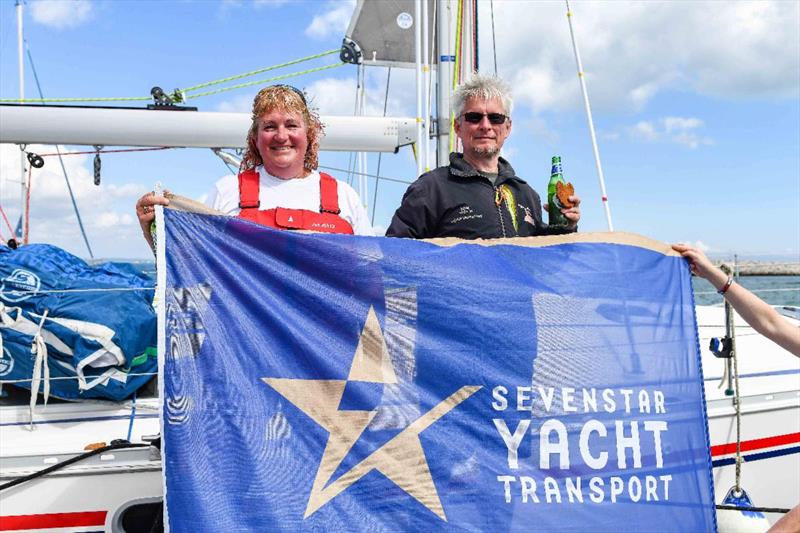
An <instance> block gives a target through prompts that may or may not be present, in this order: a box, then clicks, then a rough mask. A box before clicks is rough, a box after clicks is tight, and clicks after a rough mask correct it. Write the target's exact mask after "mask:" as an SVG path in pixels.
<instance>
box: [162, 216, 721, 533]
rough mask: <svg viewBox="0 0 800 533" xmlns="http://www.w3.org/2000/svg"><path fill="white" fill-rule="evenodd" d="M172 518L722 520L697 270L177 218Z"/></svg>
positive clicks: (169, 351) (648, 244) (629, 254)
mask: <svg viewBox="0 0 800 533" xmlns="http://www.w3.org/2000/svg"><path fill="white" fill-rule="evenodd" d="M165 225H166V231H165V239H164V240H165V246H166V269H167V273H166V279H167V283H166V286H165V298H166V304H167V305H166V309H167V321H166V338H165V339H164V341H165V342H164V345H165V347H166V350H165V359H164V406H163V416H164V421H163V423H164V427H163V435H164V446H165V448H164V453H165V456H164V457H165V460H164V475H165V480H166V500H165V501H166V513H167V522H168V525H169V528H170V530H171V531H193V532H194V531H558V530H562V531H586V530H593V531H620V530H621V531H634V530H635V531H713V530H715V529H716V523H715V517H714V500H713V487H712V478H711V462H710V456H709V450H708V429H707V423H706V417H705V403H704V398H703V387H702V372H701V368H700V355H699V347H698V339H697V329H696V322H695V316H694V306H693V298H692V292H691V286H690V273H689V270H688V268H687V265H686V264H685V262H684V260H683V259H681V258H680V257H677V256H675V255H672V254H670V253H668V252H667V251H666V250H667V248H666V247H665V246H663V245H659V243H655V242H654V241H649V240H646V239H643V238H636V237H631V236H624V235H623V236H620V235H616V234H607V235H605V236H602V235H601V237H600V238H598V236H597V235H594V236H592V235H591V234H590V235H587V236H582V235H573V236H565V237H547V238H533V239H525V240H518V241H516V240H515V241H496V242H494V243H493V244H492V245H491V246H483V245H479V244H475V243H461V244H456V245H450V244H452V243H448V244H447V245H442V244H441V243H430V242H420V241H412V240H405V239H386V238H377V237H374V238H373V237H353V236H341V235H310V234H300V233H293V232H280V231H275V230H271V229H268V228H262V227H259V226H256V225H254V224H251V223H249V222H246V221H242V220H238V219H231V218H226V217H220V216H208V215H197V214H189V213H182V212H177V211H174V210H171V209H167V210H165Z"/></svg>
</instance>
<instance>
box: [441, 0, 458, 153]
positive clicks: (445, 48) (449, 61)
mask: <svg viewBox="0 0 800 533" xmlns="http://www.w3.org/2000/svg"><path fill="white" fill-rule="evenodd" d="M436 4H437V5H436V25H437V26H438V27H437V29H436V42H437V44H438V50H439V57H438V67H437V69H436V76H437V84H436V89H437V99H436V114H437V121H436V141H437V142H436V145H437V148H436V156H437V161H436V166H437V167H440V166H443V165H446V164H447V163H448V158H449V157H450V86H451V84H452V82H453V64H454V62H455V59H456V58H455V55H454V54H453V40H452V39H451V38H450V28H451V21H452V13H451V10H450V1H449V0H437V2H436Z"/></svg>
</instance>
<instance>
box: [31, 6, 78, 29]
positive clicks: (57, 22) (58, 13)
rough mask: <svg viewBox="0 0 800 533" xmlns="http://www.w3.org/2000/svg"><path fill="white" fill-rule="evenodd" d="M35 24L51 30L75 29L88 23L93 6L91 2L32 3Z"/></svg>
mask: <svg viewBox="0 0 800 533" xmlns="http://www.w3.org/2000/svg"><path fill="white" fill-rule="evenodd" d="M29 5H30V8H31V17H32V18H33V20H34V21H35V22H38V23H39V24H42V25H44V26H49V27H51V28H57V29H63V28H74V27H76V26H80V25H81V24H83V23H84V22H86V21H88V20H89V19H90V18H91V15H92V9H93V5H92V3H91V2H90V1H89V0H35V1H32V2H30V4H29Z"/></svg>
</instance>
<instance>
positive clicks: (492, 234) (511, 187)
mask: <svg viewBox="0 0 800 533" xmlns="http://www.w3.org/2000/svg"><path fill="white" fill-rule="evenodd" d="M512 213H513V214H512ZM573 231H575V229H569V230H568V229H566V228H549V227H548V226H547V224H545V223H544V222H543V221H542V202H541V200H540V199H539V195H538V194H537V193H536V191H534V190H533V189H532V188H531V187H530V185H528V184H527V183H525V182H524V181H523V180H521V179H520V178H518V177H517V176H516V175H515V174H514V169H513V168H511V165H509V164H508V161H506V160H505V159H503V158H502V157H501V158H500V161H499V163H498V175H497V180H496V182H495V185H492V183H491V181H489V179H488V178H486V177H484V176H481V175H480V174H479V173H478V171H476V170H475V169H474V168H472V166H471V165H470V164H469V163H467V162H466V161H465V160H464V156H463V155H462V154H458V153H452V154H450V165H449V166H446V167H439V168H437V169H436V170H432V171H431V172H427V173H425V174H423V175H422V176H420V177H419V179H417V181H415V182H414V183H412V184H411V185H410V186H409V187H408V190H407V191H406V193H405V195H404V196H403V201H402V203H401V204H400V207H399V208H398V209H397V211H396V212H395V214H394V217H392V223H391V224H390V225H389V229H388V230H386V236H387V237H410V238H414V239H429V238H432V237H459V238H462V239H478V238H483V239H496V238H500V237H530V236H534V235H553V234H561V233H571V232H573Z"/></svg>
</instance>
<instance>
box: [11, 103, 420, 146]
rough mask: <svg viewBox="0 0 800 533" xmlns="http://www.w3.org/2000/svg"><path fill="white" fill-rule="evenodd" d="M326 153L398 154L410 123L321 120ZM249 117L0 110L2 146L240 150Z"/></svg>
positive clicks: (408, 138)
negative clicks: (37, 145)
mask: <svg viewBox="0 0 800 533" xmlns="http://www.w3.org/2000/svg"><path fill="white" fill-rule="evenodd" d="M320 118H321V120H322V122H323V124H324V126H325V136H324V137H323V138H322V141H321V142H320V149H321V150H327V151H360V152H396V151H397V149H398V148H399V147H400V146H404V145H406V144H410V143H412V142H413V141H414V139H415V129H414V128H415V121H414V119H413V118H410V117H346V116H345V117H342V116H322V117H320ZM249 127H250V114H249V113H216V112H197V111H172V110H151V109H130V108H114V107H67V106H38V105H37V106H25V105H2V106H0V142H2V143H15V144H34V143H38V144H77V145H88V146H92V145H102V146H167V147H187V148H243V147H244V145H245V136H246V134H247V130H248V128H249Z"/></svg>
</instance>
